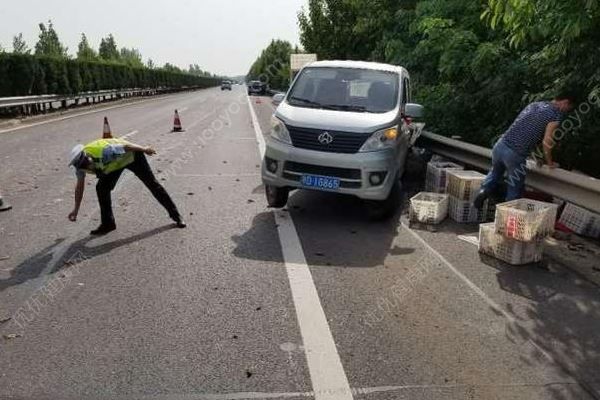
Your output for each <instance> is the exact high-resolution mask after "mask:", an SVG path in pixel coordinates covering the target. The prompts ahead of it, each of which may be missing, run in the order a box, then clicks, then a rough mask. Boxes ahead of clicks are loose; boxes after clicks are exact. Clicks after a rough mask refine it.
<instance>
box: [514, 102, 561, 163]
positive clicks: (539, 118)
mask: <svg viewBox="0 0 600 400" xmlns="http://www.w3.org/2000/svg"><path fill="white" fill-rule="evenodd" d="M563 119H564V114H563V113H562V112H561V111H560V110H559V109H558V107H556V106H555V105H554V104H553V103H552V102H550V101H538V102H536V103H531V104H530V105H528V106H527V107H525V109H524V110H523V111H521V114H519V116H518V117H517V119H516V120H515V122H513V124H512V125H511V126H510V128H508V130H507V131H506V132H505V133H504V137H503V140H504V143H506V145H507V146H508V147H510V148H511V149H513V150H514V151H516V152H517V153H519V154H521V155H523V156H525V157H526V156H528V155H529V153H531V152H532V151H533V150H534V149H535V148H536V147H537V146H538V145H539V144H540V143H541V142H542V140H544V134H545V133H546V127H547V126H548V124H549V123H551V122H559V123H560V122H562V120H563Z"/></svg>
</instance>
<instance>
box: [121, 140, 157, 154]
mask: <svg viewBox="0 0 600 400" xmlns="http://www.w3.org/2000/svg"><path fill="white" fill-rule="evenodd" d="M123 148H124V149H125V151H130V152H135V153H145V154H148V155H149V156H151V155H154V154H156V150H154V149H153V148H152V147H150V146H148V147H142V146H138V145H137V144H133V143H127V144H125V145H123Z"/></svg>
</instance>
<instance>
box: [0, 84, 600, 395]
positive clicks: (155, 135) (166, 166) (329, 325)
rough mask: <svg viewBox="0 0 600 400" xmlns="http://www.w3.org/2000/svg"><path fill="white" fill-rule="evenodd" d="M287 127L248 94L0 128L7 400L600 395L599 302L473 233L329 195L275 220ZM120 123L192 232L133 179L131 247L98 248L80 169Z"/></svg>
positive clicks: (552, 266) (121, 212)
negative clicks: (81, 146)
mask: <svg viewBox="0 0 600 400" xmlns="http://www.w3.org/2000/svg"><path fill="white" fill-rule="evenodd" d="M250 107H252V108H250ZM175 108H177V109H179V110H180V114H181V117H182V120H183V125H184V128H186V132H184V133H170V129H171V123H172V112H173V109H175ZM272 112H273V108H272V105H271V104H270V101H269V100H268V99H266V98H259V97H252V98H251V99H250V100H248V98H247V96H246V94H245V91H244V89H243V88H242V87H240V86H234V90H233V91H231V92H221V91H220V90H219V89H218V88H217V89H209V90H204V91H199V92H194V93H186V94H178V95H174V96H169V97H165V98H161V99H151V100H149V101H145V102H143V103H139V104H133V105H126V106H124V107H119V108H113V109H111V110H108V111H104V112H97V113H86V114H85V115H82V116H74V117H73V118H69V119H63V120H58V121H54V122H52V121H47V122H46V123H44V124H39V125H35V126H32V127H29V128H22V129H19V130H17V131H12V132H2V133H0V166H1V167H0V189H1V191H2V192H3V194H4V195H5V196H6V197H7V198H8V199H10V201H11V203H12V204H13V205H14V209H13V210H12V211H9V212H6V213H2V214H0V321H3V322H0V334H2V335H3V338H1V339H0V398H17V399H58V398H60V399H83V398H86V399H88V398H89V399H121V398H122V399H130V398H132V399H149V400H150V399H152V400H154V399H215V400H229V399H232V400H233V399H267V398H269V399H270V398H282V399H283V398H286V399H287V398H289V399H303V398H315V399H318V400H326V399H327V400H329V399H336V400H337V399H339V400H343V399H373V400H383V399H423V400H437V399H528V400H530V399H593V398H600V379H599V378H598V376H599V373H598V372H599V371H600V346H599V345H600V335H599V334H598V332H600V300H599V297H598V294H599V291H598V288H597V287H596V286H593V285H591V284H589V283H586V282H585V281H583V280H581V279H579V278H578V277H577V276H576V275H574V274H572V273H571V272H570V271H569V270H568V269H566V268H564V267H563V266H561V265H559V264H557V263H553V262H548V263H547V264H546V267H545V268H535V267H524V268H514V267H507V266H504V265H502V264H498V263H496V262H494V261H492V260H489V259H485V258H483V259H482V258H480V256H479V255H478V253H477V248H476V247H475V246H473V245H472V244H470V243H467V242H465V241H463V240H460V239H459V238H458V235H469V234H471V235H473V234H474V233H475V231H476V229H477V227H476V226H467V227H464V226H459V225H456V224H453V223H450V222H447V223H445V224H444V225H442V226H441V228H440V229H439V230H438V231H437V232H429V231H415V230H411V229H408V227H407V226H406V221H405V216H403V215H401V213H399V214H398V215H397V216H396V217H395V218H394V219H393V220H392V221H389V222H386V223H373V222H369V221H368V220H367V218H366V216H365V214H364V213H363V210H362V206H361V203H360V202H359V201H357V200H356V199H353V198H348V197H340V196H335V195H329V194H323V193H317V192H296V193H293V194H292V195H291V197H290V203H289V206H288V209H286V210H283V211H272V210H269V209H267V207H266V202H265V199H264V194H263V188H262V186H261V180H260V175H259V172H260V168H259V167H260V160H261V156H260V154H261V146H262V144H261V142H262V141H263V139H262V137H261V136H260V135H261V134H262V133H268V129H269V125H270V122H269V119H270V116H271V114H272ZM253 113H254V114H255V116H253ZM105 114H106V115H107V116H108V117H109V119H110V122H111V125H112V128H113V130H114V131H115V134H117V135H128V139H129V140H131V141H133V142H136V143H139V144H144V145H146V144H150V145H153V146H154V147H155V148H156V149H157V150H158V152H159V153H158V155H156V156H154V157H153V158H152V159H151V165H152V168H153V169H154V170H155V172H156V173H157V176H158V177H159V178H160V179H161V181H162V183H163V184H164V185H165V187H166V188H167V190H168V191H169V192H170V193H171V195H172V197H173V198H174V200H175V202H176V203H177V205H178V206H179V207H180V209H181V210H182V213H183V215H184V216H185V218H186V220H187V222H188V225H189V226H188V228H187V229H186V230H178V229H174V228H173V225H172V223H171V221H170V220H169V218H168V216H167V215H166V213H165V212H164V210H163V209H161V207H160V206H159V205H158V204H157V203H156V202H155V201H154V199H153V198H152V197H151V195H150V194H149V193H148V192H147V190H146V189H145V188H144V186H143V185H142V184H141V182H139V181H138V180H137V179H136V178H135V176H133V175H132V174H130V173H126V174H124V175H123V177H122V178H121V182H120V183H119V185H118V186H117V189H116V192H115V193H114V194H113V203H114V208H115V216H116V219H117V225H118V230H117V231H115V232H113V233H111V234H109V235H107V236H106V237H102V238H90V237H89V236H88V233H89V230H91V229H93V228H95V227H96V225H97V224H98V207H97V203H96V198H95V191H94V187H93V183H94V182H93V181H94V180H93V179H89V180H88V187H87V191H86V196H85V199H84V204H83V207H82V210H81V213H80V218H79V221H78V222H77V223H70V222H69V221H68V220H67V214H68V213H69V212H70V210H71V207H72V191H73V185H74V177H73V173H72V172H71V171H69V169H68V168H67V167H66V163H67V154H68V152H69V150H70V148H71V147H72V146H73V145H74V144H76V143H78V142H86V141H91V140H93V139H95V138H97V137H99V135H100V134H101V129H102V117H103V116H104V115H105ZM257 135H259V136H257Z"/></svg>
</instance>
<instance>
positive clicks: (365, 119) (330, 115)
mask: <svg viewBox="0 0 600 400" xmlns="http://www.w3.org/2000/svg"><path fill="white" fill-rule="evenodd" d="M275 116H276V117H277V118H279V119H280V120H282V121H283V122H284V123H285V124H286V125H291V126H295V127H300V128H310V129H324V130H332V131H343V132H354V133H373V132H375V131H378V130H380V129H384V128H388V127H390V126H391V125H393V124H394V123H395V122H396V121H397V120H398V110H395V109H394V110H392V111H390V112H387V113H383V114H374V113H363V112H347V111H335V110H322V109H318V108H306V107H295V106H291V105H289V104H288V103H287V102H285V101H284V102H282V103H281V104H280V105H279V107H278V108H277V110H276V111H275Z"/></svg>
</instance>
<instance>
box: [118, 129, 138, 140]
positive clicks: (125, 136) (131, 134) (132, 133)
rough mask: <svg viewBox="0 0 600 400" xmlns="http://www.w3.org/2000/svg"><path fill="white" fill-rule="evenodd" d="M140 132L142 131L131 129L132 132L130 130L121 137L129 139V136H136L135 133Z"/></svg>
mask: <svg viewBox="0 0 600 400" xmlns="http://www.w3.org/2000/svg"><path fill="white" fill-rule="evenodd" d="M138 133H140V131H131V132H129V133H128V134H126V135H123V136H121V139H127V138H130V137H132V136H135V135H137V134H138Z"/></svg>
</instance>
